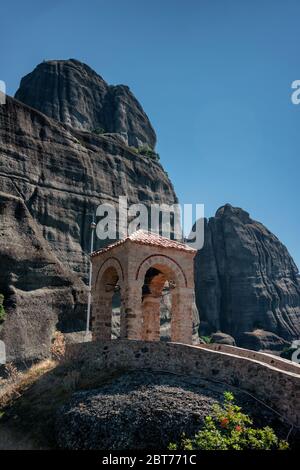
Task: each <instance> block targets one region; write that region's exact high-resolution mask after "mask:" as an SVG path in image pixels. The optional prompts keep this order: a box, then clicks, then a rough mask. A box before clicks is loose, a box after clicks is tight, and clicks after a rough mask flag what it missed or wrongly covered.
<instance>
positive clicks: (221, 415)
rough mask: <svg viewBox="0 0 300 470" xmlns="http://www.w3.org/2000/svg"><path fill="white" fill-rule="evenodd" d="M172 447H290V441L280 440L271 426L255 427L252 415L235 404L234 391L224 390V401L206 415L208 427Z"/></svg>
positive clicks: (269, 448) (246, 448) (270, 448)
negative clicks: (245, 412)
mask: <svg viewBox="0 0 300 470" xmlns="http://www.w3.org/2000/svg"><path fill="white" fill-rule="evenodd" d="M168 448H169V449H170V450H177V449H183V450H287V449H288V448H289V445H288V443H287V442H286V441H282V440H279V438H278V437H277V436H276V434H275V432H274V431H273V429H272V428H270V427H269V426H266V427H264V428H262V429H256V428H254V427H253V422H252V420H251V418H250V417H249V416H248V415H246V414H244V413H243V412H242V410H241V408H240V407H239V406H237V405H236V404H235V399H234V396H233V394H232V393H230V392H225V393H224V404H223V405H215V406H214V407H213V412H212V414H211V415H209V416H206V418H205V421H204V427H203V429H201V430H200V431H199V432H198V433H196V434H195V436H194V437H193V438H187V437H186V436H185V435H183V436H182V439H181V442H180V443H179V444H176V443H171V444H169V447H168Z"/></svg>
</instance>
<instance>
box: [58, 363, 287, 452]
mask: <svg viewBox="0 0 300 470" xmlns="http://www.w3.org/2000/svg"><path fill="white" fill-rule="evenodd" d="M227 389H228V387H227ZM227 389H226V388H224V387H223V386H222V385H220V384H214V383H212V382H209V381H205V380H200V379H192V378H187V377H182V376H176V375H170V374H161V373H154V372H142V371H135V372H131V373H126V374H123V375H122V376H121V377H120V378H118V379H115V380H114V381H113V382H112V383H110V384H108V385H105V386H103V387H101V388H100V389H96V390H89V391H86V392H77V393H75V394H74V395H73V399H72V400H71V402H69V403H67V404H66V405H65V406H63V407H62V408H61V409H59V411H58V413H57V421H56V432H55V437H56V440H57V444H58V446H59V447H60V448H61V449H73V450H77V449H84V450H94V449H96V450H98V449H108V450H124V449H147V450H148V449H167V446H168V444H169V443H170V442H178V441H180V440H181V436H182V434H183V433H186V434H187V436H188V437H192V436H194V434H195V433H196V432H197V431H198V430H199V429H201V427H202V426H203V422H204V417H205V416H206V415H208V414H210V413H211V411H212V406H213V405H214V404H216V403H221V402H222V401H223V393H224V391H226V390H227ZM234 393H235V396H236V399H237V403H238V404H239V405H242V406H243V408H244V410H245V411H246V412H250V414H251V416H252V417H253V418H254V419H255V423H256V425H257V426H262V425H266V423H268V425H270V426H273V427H274V428H275V429H276V431H279V433H280V432H282V425H280V428H279V429H278V424H279V423H278V419H277V417H276V415H275V414H273V412H271V411H270V410H268V409H267V408H265V407H263V406H262V405H260V404H259V402H257V401H256V400H254V399H251V398H250V397H248V396H247V395H245V394H243V393H238V392H234Z"/></svg>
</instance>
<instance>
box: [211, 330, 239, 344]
mask: <svg viewBox="0 0 300 470" xmlns="http://www.w3.org/2000/svg"><path fill="white" fill-rule="evenodd" d="M211 342H212V343H218V344H228V345H229V346H236V344H235V339H234V338H233V337H232V336H230V335H228V334H226V333H222V332H221V331H217V332H216V333H213V334H212V335H211Z"/></svg>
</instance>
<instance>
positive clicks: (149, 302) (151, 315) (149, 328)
mask: <svg viewBox="0 0 300 470" xmlns="http://www.w3.org/2000/svg"><path fill="white" fill-rule="evenodd" d="M142 315H143V329H142V339H143V340H144V341H159V340H160V297H154V296H153V295H151V294H149V295H146V296H145V297H144V299H143V303H142Z"/></svg>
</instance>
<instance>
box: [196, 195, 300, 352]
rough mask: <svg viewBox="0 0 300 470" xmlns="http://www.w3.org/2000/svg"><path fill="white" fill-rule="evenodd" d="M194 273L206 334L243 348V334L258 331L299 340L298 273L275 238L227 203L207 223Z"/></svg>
mask: <svg viewBox="0 0 300 470" xmlns="http://www.w3.org/2000/svg"><path fill="white" fill-rule="evenodd" d="M195 271H196V296H197V306H198V309H199V311H200V318H201V325H202V326H200V328H202V329H203V332H204V334H209V333H212V332H215V331H222V332H224V333H228V334H230V335H231V336H233V337H234V338H235V340H236V342H237V345H238V346H245V347H248V346H247V345H249V341H248V339H247V340H246V336H245V335H244V333H245V332H248V333H251V332H253V331H254V330H257V329H259V330H264V331H265V332H269V333H274V334H275V335H278V336H279V337H280V338H283V339H285V340H291V339H293V338H299V335H300V280H299V274H298V269H297V267H296V265H295V263H294V261H293V259H292V258H291V256H290V255H289V253H288V251H287V249H286V247H285V246H284V245H283V244H282V243H281V242H280V241H279V240H278V238H276V237H275V235H273V234H272V233H271V232H270V231H269V230H268V229H267V228H266V227H264V226H263V225H262V224H261V223H259V222H256V221H254V220H252V219H251V218H250V216H249V214H248V213H247V212H245V211H244V210H242V209H239V208H235V207H232V206H231V205H229V204H227V205H225V206H224V207H221V208H220V209H219V210H218V211H217V212H216V215H215V217H212V218H210V219H209V220H205V242H204V247H203V249H202V250H200V251H199V252H198V254H197V257H196V260H195ZM247 338H248V337H247ZM273 339H274V337H273ZM261 344H263V343H261Z"/></svg>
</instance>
